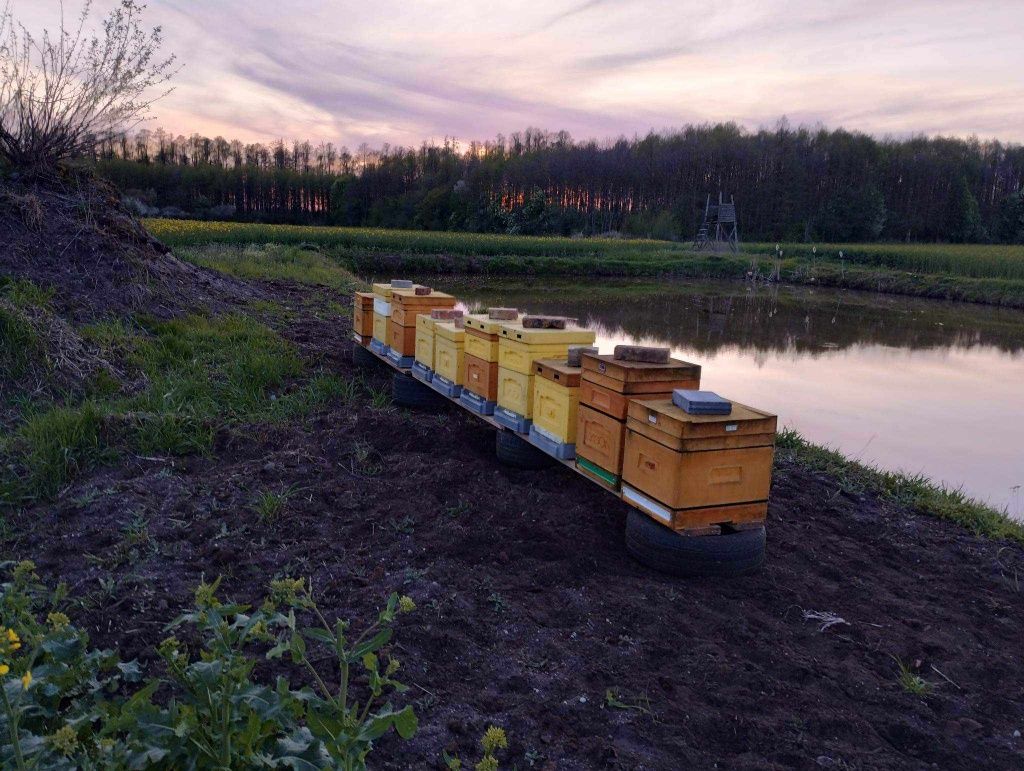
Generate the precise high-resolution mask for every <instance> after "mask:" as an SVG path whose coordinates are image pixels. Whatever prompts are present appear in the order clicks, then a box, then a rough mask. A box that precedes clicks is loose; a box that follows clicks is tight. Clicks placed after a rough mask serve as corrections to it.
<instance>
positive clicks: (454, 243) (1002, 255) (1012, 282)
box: [146, 220, 1024, 308]
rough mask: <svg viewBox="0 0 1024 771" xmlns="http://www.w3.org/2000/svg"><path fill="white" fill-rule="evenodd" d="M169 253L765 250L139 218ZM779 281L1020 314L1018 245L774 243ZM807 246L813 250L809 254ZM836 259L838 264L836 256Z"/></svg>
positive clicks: (738, 272) (532, 271)
mask: <svg viewBox="0 0 1024 771" xmlns="http://www.w3.org/2000/svg"><path fill="white" fill-rule="evenodd" d="M146 225H147V227H148V228H149V229H150V230H151V231H152V232H153V233H154V234H155V235H156V236H157V237H159V238H161V239H162V240H164V241H165V242H166V243H168V244H169V245H171V246H172V247H176V248H180V247H194V246H202V245H204V244H211V243H218V244H228V245H235V246H244V245H248V244H282V245H300V244H309V245H315V246H316V247H317V248H319V249H321V250H323V251H324V252H326V253H327V254H329V255H330V256H331V257H333V258H334V259H336V260H338V261H340V262H341V263H342V264H343V265H345V266H346V267H348V268H350V269H351V270H353V271H355V272H359V273H381V274H383V273H388V272H392V271H399V270H405V271H407V272H438V273H467V274H490V275H552V276H554V275H562V276H577V275H586V276H669V275H670V276H678V277H690V278H697V277H701V278H743V277H745V276H746V275H747V274H748V272H749V271H751V269H752V268H754V269H756V271H757V272H758V273H759V275H761V276H768V275H770V274H771V273H772V271H773V269H774V268H775V257H774V252H775V244H746V245H744V247H743V253H742V254H739V255H714V254H707V253H694V252H693V251H691V250H690V248H689V245H688V244H678V243H671V242H668V241H653V240H643V239H630V240H613V239H593V238H551V237H533V236H506V235H495V234H481V233H450V232H426V231H407V230H383V229H375V228H328V227H301V226H292V225H257V224H247V223H232V222H193V221H181V220H147V222H146ZM781 248H782V259H781V261H780V263H779V269H780V274H781V278H782V280H783V281H785V282H790V283H801V284H816V285H819V286H836V287H846V288H850V289H864V290H871V291H879V292H887V293H892V294H904V295H912V296H918V297H933V298H941V299H950V300H963V301H969V302H980V303H987V304H991V305H1002V306H1007V307H1014V308H1024V247H1021V246H985V245H955V244H818V245H816V246H812V245H811V244H782V245H781ZM814 248H816V249H817V251H816V252H814V251H812V249H814ZM840 252H842V255H843V257H842V259H840V256H839V255H840Z"/></svg>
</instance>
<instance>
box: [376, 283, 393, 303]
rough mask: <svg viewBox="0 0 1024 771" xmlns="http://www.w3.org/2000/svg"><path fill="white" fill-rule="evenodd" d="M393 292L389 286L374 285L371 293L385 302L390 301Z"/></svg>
mask: <svg viewBox="0 0 1024 771" xmlns="http://www.w3.org/2000/svg"><path fill="white" fill-rule="evenodd" d="M393 291H394V290H393V289H392V288H391V284H374V285H373V293H374V294H375V295H377V297H383V298H384V299H385V300H390V299H391V293H392V292H393Z"/></svg>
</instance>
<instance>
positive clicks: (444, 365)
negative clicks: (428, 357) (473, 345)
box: [434, 321, 466, 385]
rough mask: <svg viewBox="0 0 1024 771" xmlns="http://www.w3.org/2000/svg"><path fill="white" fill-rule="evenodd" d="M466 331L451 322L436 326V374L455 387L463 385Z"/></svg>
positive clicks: (440, 323)
mask: <svg viewBox="0 0 1024 771" xmlns="http://www.w3.org/2000/svg"><path fill="white" fill-rule="evenodd" d="M465 339H466V330H464V329H463V328H462V327H456V326H455V325H454V324H452V323H451V322H450V321H438V322H436V323H435V324H434V373H435V374H437V375H440V376H441V377H443V378H445V379H446V380H449V381H451V382H452V383H454V384H455V385H462V370H463V366H462V363H463V356H464V355H465V354H464V341H465Z"/></svg>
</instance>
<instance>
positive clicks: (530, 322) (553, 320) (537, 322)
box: [523, 316, 569, 329]
mask: <svg viewBox="0 0 1024 771" xmlns="http://www.w3.org/2000/svg"><path fill="white" fill-rule="evenodd" d="M568 321H569V319H567V318H566V317H565V316H523V328H524V329H565V326H566V323H567V322H568Z"/></svg>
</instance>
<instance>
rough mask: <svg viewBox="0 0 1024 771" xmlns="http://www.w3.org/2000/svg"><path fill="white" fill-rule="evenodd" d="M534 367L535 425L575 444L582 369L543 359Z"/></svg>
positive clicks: (565, 441)
mask: <svg viewBox="0 0 1024 771" xmlns="http://www.w3.org/2000/svg"><path fill="white" fill-rule="evenodd" d="M533 369H534V373H535V374H534V377H533V416H532V417H533V425H534V426H536V427H537V428H538V429H542V430H543V431H544V432H545V433H547V434H549V435H551V437H552V438H554V439H556V440H557V441H559V442H563V443H564V444H575V443H576V413H577V411H578V410H579V406H580V372H581V369H580V368H579V367H570V366H569V365H568V364H566V363H565V362H564V361H562V360H543V359H542V360H540V361H537V362H534V365H533Z"/></svg>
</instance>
